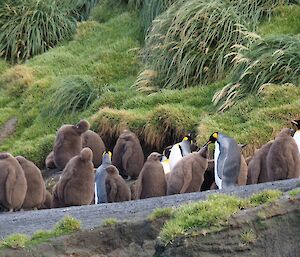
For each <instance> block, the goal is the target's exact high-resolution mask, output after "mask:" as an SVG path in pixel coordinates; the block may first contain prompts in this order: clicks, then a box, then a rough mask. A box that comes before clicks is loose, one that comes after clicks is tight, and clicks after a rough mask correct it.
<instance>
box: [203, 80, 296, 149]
mask: <svg viewBox="0 0 300 257" xmlns="http://www.w3.org/2000/svg"><path fill="white" fill-rule="evenodd" d="M299 93H300V89H299V87H296V86H293V85H285V86H275V85H274V86H269V87H266V88H265V90H264V91H263V92H262V93H261V95H260V96H259V97H258V96H248V97H247V98H245V99H243V101H240V102H238V103H237V104H236V105H234V106H232V107H231V108H230V109H229V110H227V111H226V112H224V113H215V114H212V115H209V116H205V117H204V118H202V119H201V121H200V124H199V126H198V137H197V143H198V145H203V144H204V143H205V142H206V141H207V140H208V137H209V135H211V133H213V132H214V131H220V132H222V133H224V134H225V135H228V136H231V137H233V138H235V139H236V140H237V142H238V143H243V144H248V145H247V147H246V148H245V154H246V155H251V154H253V153H254V151H255V149H258V148H260V147H261V146H262V145H263V144H265V143H267V142H268V141H270V140H272V139H274V138H275V136H276V135H277V134H278V133H279V131H280V130H281V129H282V128H283V127H290V126H291V123H290V120H291V119H294V118H295V117H298V116H299V115H300V111H299V110H300V109H299V108H300V102H299V99H298V97H297V95H299ZM257 117H259V119H258V118H257Z"/></svg>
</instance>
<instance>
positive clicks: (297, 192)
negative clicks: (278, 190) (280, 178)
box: [289, 188, 300, 197]
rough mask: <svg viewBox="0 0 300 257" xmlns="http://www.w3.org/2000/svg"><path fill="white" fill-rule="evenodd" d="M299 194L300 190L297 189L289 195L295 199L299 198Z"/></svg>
mask: <svg viewBox="0 0 300 257" xmlns="http://www.w3.org/2000/svg"><path fill="white" fill-rule="evenodd" d="M299 194H300V188H295V189H293V190H291V191H289V195H290V196H293V197H295V196H297V195H299Z"/></svg>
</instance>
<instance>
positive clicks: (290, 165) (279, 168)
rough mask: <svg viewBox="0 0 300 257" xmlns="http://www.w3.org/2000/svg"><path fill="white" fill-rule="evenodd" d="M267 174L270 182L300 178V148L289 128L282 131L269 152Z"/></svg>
mask: <svg viewBox="0 0 300 257" xmlns="http://www.w3.org/2000/svg"><path fill="white" fill-rule="evenodd" d="M267 174H268V177H269V179H270V181H275V180H281V179H289V178H299V177H300V159H299V152H298V147H297V144H296V141H295V140H294V138H293V137H292V135H291V130H290V129H288V128H284V129H282V130H281V131H280V133H279V134H278V136H277V137H276V138H275V140H274V142H273V144H272V146H271V148H270V150H269V153H268V156H267Z"/></svg>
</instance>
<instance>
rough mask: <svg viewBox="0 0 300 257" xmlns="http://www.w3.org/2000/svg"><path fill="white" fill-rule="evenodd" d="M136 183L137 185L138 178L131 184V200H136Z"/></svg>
mask: <svg viewBox="0 0 300 257" xmlns="http://www.w3.org/2000/svg"><path fill="white" fill-rule="evenodd" d="M136 185H137V180H135V181H134V182H133V183H131V185H130V193H131V200H136V199H137V198H136Z"/></svg>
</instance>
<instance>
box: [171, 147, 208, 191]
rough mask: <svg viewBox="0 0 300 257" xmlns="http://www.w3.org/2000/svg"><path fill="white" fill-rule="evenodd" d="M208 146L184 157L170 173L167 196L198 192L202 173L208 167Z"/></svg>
mask: <svg viewBox="0 0 300 257" xmlns="http://www.w3.org/2000/svg"><path fill="white" fill-rule="evenodd" d="M207 152H208V146H205V147H203V148H202V149H200V151H198V152H194V153H190V154H188V155H186V156H184V157H183V158H182V159H181V160H180V161H178V163H177V164H176V165H175V167H174V168H173V170H172V171H171V172H170V176H169V179H168V188H167V194H168V195H173V194H183V193H190V192H198V191H200V188H201V185H202V183H203V180H204V172H205V171H206V169H207V166H208V160H207Z"/></svg>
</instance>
